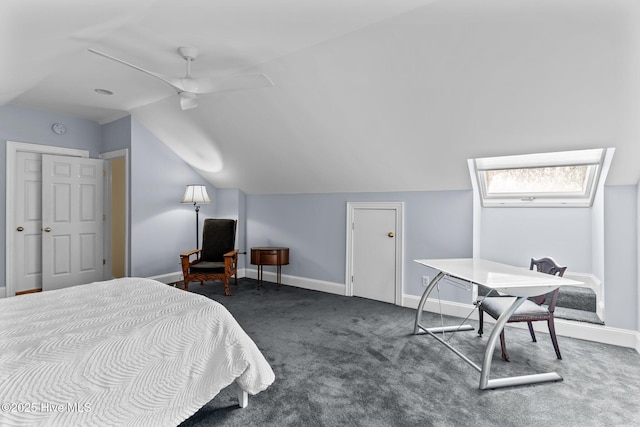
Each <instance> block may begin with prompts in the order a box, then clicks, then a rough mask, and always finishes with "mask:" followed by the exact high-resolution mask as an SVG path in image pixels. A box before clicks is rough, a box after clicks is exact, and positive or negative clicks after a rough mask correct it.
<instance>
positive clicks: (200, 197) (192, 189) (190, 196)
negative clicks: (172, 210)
mask: <svg viewBox="0 0 640 427" xmlns="http://www.w3.org/2000/svg"><path fill="white" fill-rule="evenodd" d="M182 203H193V204H196V203H211V199H210V198H209V195H208V194H207V187H205V186H204V185H187V189H186V190H185V192H184V196H182Z"/></svg>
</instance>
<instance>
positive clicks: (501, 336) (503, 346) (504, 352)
mask: <svg viewBox="0 0 640 427" xmlns="http://www.w3.org/2000/svg"><path fill="white" fill-rule="evenodd" d="M500 347H501V348H502V358H503V359H504V360H505V361H507V362H509V355H508V354H507V344H506V343H505V341H504V329H503V330H502V332H500Z"/></svg>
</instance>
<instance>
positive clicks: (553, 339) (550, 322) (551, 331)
mask: <svg viewBox="0 0 640 427" xmlns="http://www.w3.org/2000/svg"><path fill="white" fill-rule="evenodd" d="M547 324H548V325H549V335H551V342H552V343H553V349H554V350H555V351H556V356H558V359H560V360H562V356H561V355H560V347H559V346H558V338H556V326H555V324H554V322H553V316H551V317H549V319H548V320H547Z"/></svg>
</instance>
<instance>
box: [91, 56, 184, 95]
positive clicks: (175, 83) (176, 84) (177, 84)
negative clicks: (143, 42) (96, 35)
mask: <svg viewBox="0 0 640 427" xmlns="http://www.w3.org/2000/svg"><path fill="white" fill-rule="evenodd" d="M88 50H89V52H91V53H95V54H96V55H100V56H103V57H105V58H107V59H111V60H112V61H116V62H119V63H121V64H124V65H126V66H128V67H131V68H134V69H136V70H138V71H142V72H143V73H146V74H149V75H150V76H153V77H155V78H157V79H160V80H162V81H163V82H165V83H167V84H168V85H170V86H171V87H173V88H174V89H176V90H178V91H183V90H185V88H184V86H183V85H182V81H181V79H176V78H173V77H169V76H165V75H163V74H160V73H155V72H153V71H149V70H145V69H144V68H142V67H138V66H137V65H134V64H131V63H129V62H126V61H123V60H122V59H118V58H116V57H114V56H111V55H108V54H106V53H104V52H100V51H99V50H95V49H88Z"/></svg>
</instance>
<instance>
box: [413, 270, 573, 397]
mask: <svg viewBox="0 0 640 427" xmlns="http://www.w3.org/2000/svg"><path fill="white" fill-rule="evenodd" d="M415 262H417V263H419V264H422V265H425V266H427V267H431V268H434V269H436V270H439V271H440V272H439V273H438V274H437V275H436V277H434V278H433V280H432V281H431V282H430V283H429V286H427V288H426V289H425V290H424V293H423V294H422V298H421V299H420V304H419V305H418V311H417V312H416V321H415V325H414V329H413V333H414V335H417V334H420V333H422V332H421V331H424V333H427V334H429V335H431V336H432V337H434V338H435V339H436V340H438V341H439V342H440V343H442V344H443V345H445V346H446V347H448V348H449V349H450V350H452V351H453V352H454V353H456V354H457V355H458V356H460V357H461V358H462V359H463V360H464V361H465V362H467V363H468V364H470V365H471V366H472V367H473V368H475V369H476V370H477V371H478V372H480V389H481V390H485V389H488V388H491V389H493V388H499V387H509V386H516V385H523V384H534V383H540V382H547V381H561V380H562V377H561V376H560V375H558V374H557V373H555V372H549V373H544V374H532V375H523V376H518V377H507V378H499V379H493V380H491V379H489V374H490V372H491V361H492V359H493V350H494V349H495V346H496V342H497V340H498V338H499V336H500V331H502V329H503V328H504V325H505V324H506V323H507V320H509V318H510V317H511V315H512V314H513V313H514V312H515V311H516V310H517V309H518V307H520V305H522V303H523V302H524V301H525V300H526V299H527V298H528V297H531V296H536V295H542V294H545V293H547V292H551V291H553V290H555V289H556V288H558V287H560V286H563V285H574V286H576V285H582V282H578V281H576V280H571V279H565V278H562V277H557V276H553V275H550V274H544V273H539V272H537V271H531V270H528V269H526V268H522V267H514V266H511V265H506V264H500V263H497V262H493V261H487V260H483V259H470V258H459V259H417V260H415ZM445 277H452V278H456V279H461V280H464V281H466V282H470V283H472V284H476V285H483V286H486V287H487V288H491V289H495V290H496V291H498V292H501V293H505V294H508V295H512V296H515V297H517V298H516V300H515V301H514V302H513V305H511V307H509V309H508V310H507V311H505V312H504V313H503V314H502V315H501V316H500V317H499V318H498V320H497V321H496V324H495V326H494V327H493V330H492V331H491V335H490V336H489V340H488V341H487V346H486V348H485V351H484V360H483V362H482V367H480V366H478V365H476V364H475V363H474V362H472V361H471V360H470V359H469V358H467V357H466V356H465V355H464V354H462V353H461V352H460V351H459V350H457V349H456V348H455V347H453V346H452V345H451V344H449V343H448V342H446V341H444V340H443V339H442V338H440V337H439V336H437V335H435V334H436V333H443V332H454V331H469V330H473V327H472V326H470V325H461V326H445V327H432V328H426V327H424V326H423V325H422V323H421V319H422V311H423V310H424V304H425V303H426V302H427V298H428V296H429V294H430V293H431V291H432V290H433V289H434V288H435V287H436V286H437V284H438V283H439V282H440V280H442V279H443V278H445ZM445 283H446V282H445Z"/></svg>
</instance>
